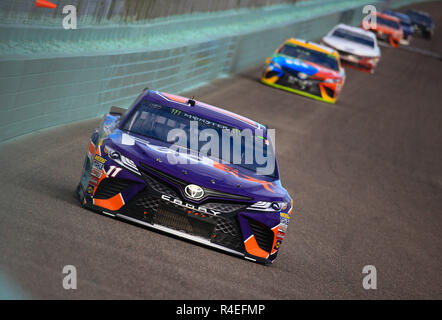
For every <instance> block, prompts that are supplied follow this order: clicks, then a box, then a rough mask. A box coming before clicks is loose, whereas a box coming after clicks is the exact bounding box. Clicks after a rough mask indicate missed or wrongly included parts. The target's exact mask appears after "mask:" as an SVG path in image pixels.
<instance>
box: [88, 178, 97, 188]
mask: <svg viewBox="0 0 442 320" xmlns="http://www.w3.org/2000/svg"><path fill="white" fill-rule="evenodd" d="M89 183H90V184H91V185H93V186H96V185H97V184H98V179H97V178H95V177H94V176H91V177H90V178H89Z"/></svg>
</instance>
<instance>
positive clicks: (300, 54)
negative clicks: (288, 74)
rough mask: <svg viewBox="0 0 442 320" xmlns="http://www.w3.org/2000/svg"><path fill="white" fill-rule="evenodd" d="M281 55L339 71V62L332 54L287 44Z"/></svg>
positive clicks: (280, 51)
mask: <svg viewBox="0 0 442 320" xmlns="http://www.w3.org/2000/svg"><path fill="white" fill-rule="evenodd" d="M279 53H280V54H284V55H286V56H290V57H293V58H297V59H301V60H307V61H310V62H313V63H316V64H319V65H321V66H324V67H326V68H330V69H333V70H339V64H338V60H337V59H336V57H334V56H333V55H331V54H327V53H323V52H320V51H315V50H311V49H308V48H305V47H301V46H297V45H295V44H285V45H284V46H283V47H282V48H281V50H279Z"/></svg>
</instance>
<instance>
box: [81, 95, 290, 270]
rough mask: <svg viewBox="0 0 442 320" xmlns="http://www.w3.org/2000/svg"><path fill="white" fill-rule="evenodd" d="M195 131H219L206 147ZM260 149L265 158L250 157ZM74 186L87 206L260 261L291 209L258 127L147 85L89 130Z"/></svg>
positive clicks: (275, 246) (269, 256) (271, 250)
mask: <svg viewBox="0 0 442 320" xmlns="http://www.w3.org/2000/svg"><path fill="white" fill-rule="evenodd" d="M246 131H247V132H249V134H250V135H249V136H247V135H243V133H244V132H246ZM203 132H205V133H210V141H211V142H212V138H213V137H215V136H216V135H223V134H227V137H228V139H227V140H225V141H224V140H223V141H222V142H220V141H216V140H214V141H216V142H215V143H214V144H213V145H212V147H214V148H213V149H210V152H209V151H208V150H207V148H206V149H204V147H205V146H207V141H208V140H209V139H208V138H207V137H206V139H204V138H201V136H202V135H203ZM195 133H196V134H197V135H196V137H197V140H196V141H195V140H193V141H192V137H193V136H195ZM187 134H188V135H189V136H190V141H188V140H186V139H184V140H182V138H183V137H184V136H185V135H187ZM198 135H199V136H198ZM223 137H224V136H223ZM237 138H239V140H238V139H237ZM248 138H250V140H247V139H248ZM213 139H214V138H213ZM226 141H227V142H226ZM238 141H239V142H238ZM237 142H238V144H237V145H236V146H235V143H237ZM218 148H219V151H220V152H219V154H222V157H221V156H220V155H219V154H218V152H217V150H216V149H218ZM221 150H222V151H223V152H221ZM226 150H227V151H226ZM260 150H262V151H263V152H262V154H261V157H266V159H267V162H265V161H263V160H262V159H260V160H259V159H257V157H256V155H257V154H258V151H260ZM224 151H226V152H225V153H224ZM235 151H239V153H235ZM248 152H249V153H248ZM250 152H251V154H252V155H255V157H253V158H252V160H250V158H249V161H245V160H247V154H249V155H250ZM236 155H238V158H236V159H235V156H236ZM264 163H265V164H264ZM269 168H270V169H269ZM77 194H78V196H79V199H80V201H81V203H82V205H83V206H84V207H86V208H88V209H92V210H95V211H99V212H101V213H103V214H106V215H110V216H112V217H117V218H121V219H124V220H128V221H131V222H134V223H137V224H141V225H143V226H147V227H150V228H153V229H156V230H160V231H163V232H167V233H170V234H173V235H176V236H179V237H182V238H185V239H188V240H191V241H196V242H198V243H202V244H205V245H208V246H210V247H214V248H217V249H222V250H224V251H227V252H230V253H232V254H236V255H239V256H241V257H244V258H247V259H250V260H253V261H257V262H260V263H265V264H267V263H271V262H273V261H274V259H275V258H276V255H277V253H278V251H279V247H280V245H281V242H282V240H283V238H284V235H285V232H286V228H287V226H288V222H289V220H290V217H291V213H292V200H291V198H290V196H289V194H288V193H287V191H286V190H285V189H284V188H283V187H282V186H281V182H280V180H279V172H278V168H277V163H276V159H275V157H274V148H273V144H272V140H271V137H270V135H269V132H268V129H267V128H266V127H265V126H263V125H261V124H259V123H256V122H255V121H252V120H250V119H247V118H245V117H242V116H239V115H237V114H234V113H231V112H228V111H225V110H223V109H220V108H217V107H214V106H211V105H208V104H204V103H202V102H198V101H195V100H192V99H187V98H184V97H180V96H176V95H171V94H167V93H163V92H158V91H151V90H147V89H146V90H145V91H144V92H143V93H142V94H141V95H140V96H139V97H138V98H137V100H136V101H135V103H134V105H133V106H132V107H131V108H130V109H129V110H127V111H126V110H125V109H120V108H115V107H113V108H112V109H111V112H110V113H108V114H106V115H105V116H104V118H103V120H102V122H101V124H100V126H99V128H98V129H96V130H95V131H94V132H93V134H92V137H91V140H90V143H89V149H88V152H87V155H86V159H85V163H84V169H83V173H82V178H81V181H80V183H79V185H78V188H77Z"/></svg>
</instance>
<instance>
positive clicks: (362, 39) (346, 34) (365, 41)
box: [332, 28, 374, 48]
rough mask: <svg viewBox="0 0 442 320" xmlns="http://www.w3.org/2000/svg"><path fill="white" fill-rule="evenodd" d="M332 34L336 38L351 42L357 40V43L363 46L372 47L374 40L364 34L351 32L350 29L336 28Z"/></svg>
mask: <svg viewBox="0 0 442 320" xmlns="http://www.w3.org/2000/svg"><path fill="white" fill-rule="evenodd" d="M332 36H333V37H337V38H342V39H345V40H349V41H352V42H357V43H359V44H362V45H364V46H367V47H370V48H374V40H373V39H372V38H371V37H369V36H365V35H363V34H359V33H356V32H352V31H350V30H345V29H342V28H338V29H336V30H335V31H334V32H333V34H332Z"/></svg>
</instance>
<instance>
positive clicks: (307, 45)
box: [283, 38, 339, 58]
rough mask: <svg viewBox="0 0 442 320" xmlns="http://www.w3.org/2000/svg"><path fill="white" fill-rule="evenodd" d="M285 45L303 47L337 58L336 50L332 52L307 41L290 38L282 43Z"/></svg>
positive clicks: (327, 48)
mask: <svg viewBox="0 0 442 320" xmlns="http://www.w3.org/2000/svg"><path fill="white" fill-rule="evenodd" d="M286 43H288V44H294V45H298V46H301V47H305V48H308V49H312V50H315V51H319V52H322V53H326V54H331V55H333V56H335V57H336V58H337V57H338V56H339V55H338V52H337V51H336V50H333V49H331V48H329V47H326V46H323V45H321V44H318V43H315V42H311V41H307V40H302V39H295V38H290V39H288V40H286V41H285V42H284V44H286ZM284 44H283V45H284Z"/></svg>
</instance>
